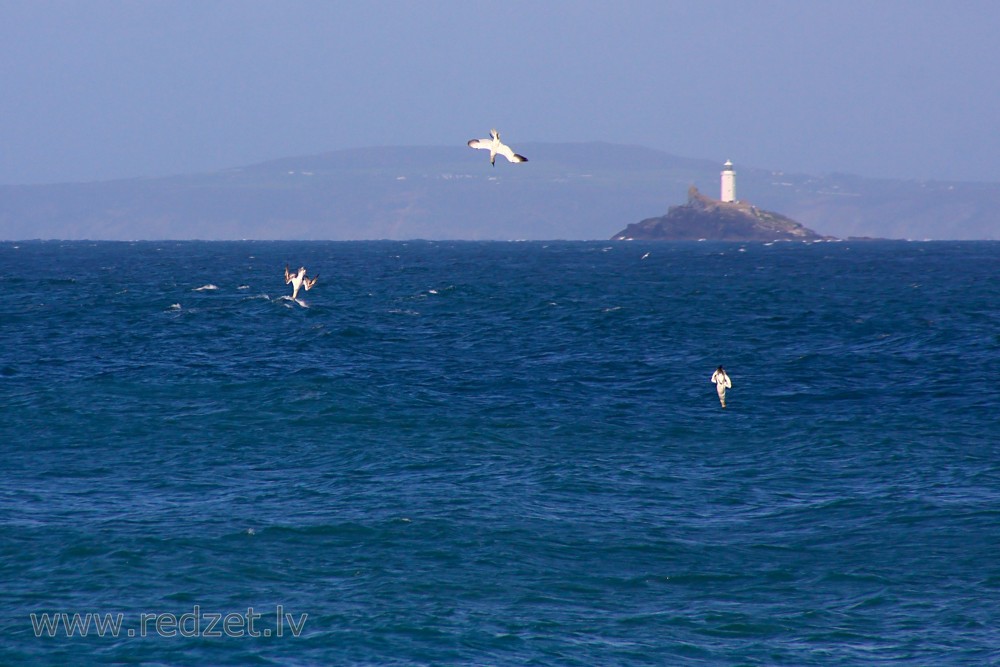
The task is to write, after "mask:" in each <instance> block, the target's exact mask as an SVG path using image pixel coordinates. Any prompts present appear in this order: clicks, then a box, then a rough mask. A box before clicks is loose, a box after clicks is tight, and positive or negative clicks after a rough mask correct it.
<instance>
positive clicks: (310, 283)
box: [302, 273, 319, 292]
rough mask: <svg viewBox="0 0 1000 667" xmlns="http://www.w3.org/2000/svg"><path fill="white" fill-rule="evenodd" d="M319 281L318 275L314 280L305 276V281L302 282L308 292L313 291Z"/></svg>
mask: <svg viewBox="0 0 1000 667" xmlns="http://www.w3.org/2000/svg"><path fill="white" fill-rule="evenodd" d="M317 280H319V274H318V273H317V274H316V275H315V276H313V277H312V278H310V277H309V276H305V279H304V280H303V281H302V284H303V285H305V287H306V291H307V292H308V291H309V290H311V289H312V286H313V285H315V284H316V281H317Z"/></svg>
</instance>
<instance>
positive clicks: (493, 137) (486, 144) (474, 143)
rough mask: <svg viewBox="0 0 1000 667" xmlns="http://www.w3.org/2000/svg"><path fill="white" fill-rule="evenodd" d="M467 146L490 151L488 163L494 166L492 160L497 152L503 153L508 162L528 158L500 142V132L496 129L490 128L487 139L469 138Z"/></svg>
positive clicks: (521, 160)
mask: <svg viewBox="0 0 1000 667" xmlns="http://www.w3.org/2000/svg"><path fill="white" fill-rule="evenodd" d="M469 148H486V149H489V151H490V164H492V165H493V166H494V167H495V166H497V165H496V163H495V162H494V160H496V158H497V154H498V153H499V154H500V155H503V156H504V157H505V158H507V159H508V160H509V161H510V162H527V161H528V158H526V157H524V156H523V155H518V154H517V153H515V152H514V151H513V150H511V148H510V146H508V145H506V144H503V143H500V133H499V132H497V131H496V130H490V138H489V139H469Z"/></svg>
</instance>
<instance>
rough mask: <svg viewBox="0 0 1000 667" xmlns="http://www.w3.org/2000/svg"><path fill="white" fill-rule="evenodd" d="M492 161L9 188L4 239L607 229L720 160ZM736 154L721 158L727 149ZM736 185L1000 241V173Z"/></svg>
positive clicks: (622, 152)
mask: <svg viewBox="0 0 1000 667" xmlns="http://www.w3.org/2000/svg"><path fill="white" fill-rule="evenodd" d="M517 150H518V151H519V152H521V153H523V154H524V155H526V156H528V158H529V160H530V161H529V162H527V163H524V164H509V163H507V162H506V161H504V160H503V159H502V158H501V159H500V160H499V161H498V162H497V166H496V167H495V168H494V167H491V166H490V164H489V161H488V159H487V155H486V154H485V153H484V152H481V151H473V150H471V149H469V148H467V147H465V146H456V147H396V148H369V149H357V150H343V151H335V152H331V153H323V154H319V155H308V156H302V157H290V158H282V159H279V160H272V161H269V162H264V163H261V164H256V165H250V166H246V167H241V168H236V169H228V170H224V171H220V172H216V173H209V174H196V175H187V176H175V177H168V178H155V179H133V180H122V181H108V182H96V183H74V184H57V185H40V186H0V238H2V239H29V238H63V239H84V238H86V239H130V240H131V239H335V240H339V239H345V240H346V239H379V238H390V239H407V238H437V239H442V238H449V239H554V238H561V239H607V238H609V237H610V236H611V235H613V234H614V233H615V232H616V231H618V230H620V229H622V228H624V227H625V226H627V225H628V224H630V223H634V222H637V221H639V220H643V219H646V218H649V217H651V216H656V215H661V214H663V213H664V212H666V211H667V209H668V207H669V206H672V205H675V204H681V203H683V202H684V201H685V199H686V192H687V189H688V187H689V186H691V185H696V186H697V187H699V188H700V189H701V190H702V191H703V192H705V193H708V194H712V195H714V194H715V193H716V191H717V189H718V183H719V171H720V169H721V163H722V161H723V160H722V159H720V160H713V161H708V160H694V159H687V158H680V157H676V156H673V155H670V154H667V153H663V152H659V151H654V150H650V149H646V148H641V147H635V146H620V145H612V144H603V143H586V144H530V143H528V144H518V145H517ZM723 157H726V156H723ZM736 173H737V176H736V181H737V185H736V187H737V196H738V197H739V198H740V199H741V200H745V201H748V202H750V203H752V204H754V205H756V206H759V207H761V208H765V209H768V210H772V211H776V212H779V213H781V214H784V215H786V216H788V217H790V218H793V219H795V220H797V221H799V222H801V223H802V224H803V225H806V226H807V227H809V228H811V229H813V230H816V231H817V232H819V233H820V234H826V235H832V236H838V237H847V236H881V237H890V238H917V239H923V238H934V239H998V238H1000V215H998V211H1000V184H997V183H978V184H977V183H938V182H914V181H889V180H873V179H864V178H860V177H855V176H846V175H829V176H823V177H818V176H807V175H795V174H782V173H777V172H771V171H767V170H762V169H754V168H751V167H749V166H746V165H740V164H738V163H737V164H736Z"/></svg>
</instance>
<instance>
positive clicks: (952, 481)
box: [0, 240, 1000, 667]
mask: <svg viewBox="0 0 1000 667" xmlns="http://www.w3.org/2000/svg"><path fill="white" fill-rule="evenodd" d="M286 265H288V266H290V267H291V268H292V269H293V270H294V269H296V268H297V267H299V266H304V267H306V269H307V274H308V275H309V276H318V281H317V283H316V285H315V286H314V287H313V288H312V289H311V290H309V291H305V290H304V289H303V290H302V291H301V292H300V293H299V295H298V298H297V299H296V300H292V298H291V292H292V288H291V286H290V285H286V284H285V280H284V269H285V266H286ZM998 279H1000V243H998V242H904V241H871V240H865V241H842V242H822V243H799V242H795V243H787V242H786V243H714V242H700V243H696V242H691V243H667V242H660V243H654V242H640V241H634V242H561V241H553V242H539V241H530V242H435V241H411V242H399V241H380V242H263V241H259V242H255V241H245V242H196V241H192V242H175V241H163V242H135V243H128V242H82V241H78V242H60V241H25V242H4V243H0V333H2V338H0V340H2V347H0V664H3V665H143V666H146V665H148V666H157V667H163V666H187V665H198V666H201V665H241V666H242V665H276V666H277V665H280V666H293V667H295V666H313V665H317V666H318V665H380V666H381V665H392V666H399V665H546V666H547V665H565V666H577V665H579V666H583V665H588V666H589V665H597V666H615V665H681V666H685V665H692V666H693V665H698V666H702V665H793V666H809V665H824V666H828V665H886V664H901V665H990V664H993V665H996V664H1000V442H998V440H1000V417H998V408H1000V400H998V398H997V391H998V375H997V373H998V365H1000V280H998ZM719 365H723V366H725V368H726V370H727V372H728V374H729V376H730V377H731V379H732V388H731V389H729V391H728V395H727V397H726V407H725V408H723V407H722V406H721V404H720V401H719V398H718V396H717V395H716V388H715V385H714V384H713V383H712V382H711V381H710V378H711V376H712V373H713V371H714V370H715V369H716V368H717V367H718V366H719Z"/></svg>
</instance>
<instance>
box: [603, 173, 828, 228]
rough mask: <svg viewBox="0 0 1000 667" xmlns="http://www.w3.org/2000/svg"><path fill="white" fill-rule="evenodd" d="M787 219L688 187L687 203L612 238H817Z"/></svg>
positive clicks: (743, 203) (634, 224)
mask: <svg viewBox="0 0 1000 667" xmlns="http://www.w3.org/2000/svg"><path fill="white" fill-rule="evenodd" d="M831 238H832V237H829V236H823V235H821V234H817V233H816V232H814V231H813V230H811V229H809V228H807V227H804V226H803V225H801V224H800V223H798V222H795V221H794V220H792V219H791V218H787V217H785V216H783V215H780V214H778V213H773V212H771V211H765V210H763V209H759V208H757V207H756V206H754V205H752V204H748V203H746V202H740V201H732V202H724V201H721V200H718V199H712V198H711V197H706V196H705V195H703V194H701V193H700V192H698V188H696V187H694V186H691V187H690V188H689V189H688V201H687V204H684V205H682V206H671V207H670V208H669V209H668V211H667V214H666V215H662V216H660V217H657V218H647V219H645V220H643V221H641V222H636V223H633V224H630V225H629V226H628V227H626V228H625V229H624V230H622V231H620V232H618V233H617V234H615V235H614V236H613V237H612V240H615V241H625V240H630V239H636V240H650V241H700V240H708V241H821V240H828V239H831Z"/></svg>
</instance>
